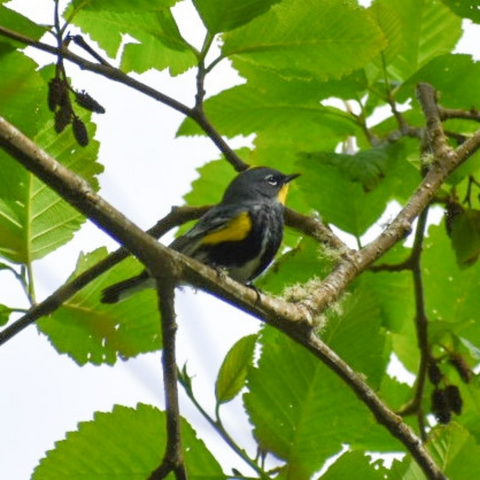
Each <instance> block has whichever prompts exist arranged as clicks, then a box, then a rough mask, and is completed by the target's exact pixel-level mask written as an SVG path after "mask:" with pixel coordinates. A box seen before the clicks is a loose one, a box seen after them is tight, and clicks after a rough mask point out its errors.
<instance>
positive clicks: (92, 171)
mask: <svg viewBox="0 0 480 480" xmlns="http://www.w3.org/2000/svg"><path fill="white" fill-rule="evenodd" d="M0 59H1V61H2V69H3V68H5V72H6V74H5V75H2V76H1V79H0V88H4V90H3V91H4V92H10V93H9V94H7V95H5V96H2V98H1V99H0V108H2V110H3V112H5V113H4V115H5V116H6V118H7V119H8V120H10V121H12V122H13V123H14V124H17V125H22V126H23V125H25V127H26V128H25V132H24V133H26V134H27V135H29V136H30V137H32V139H33V140H34V141H35V142H36V143H37V144H38V145H40V147H42V148H43V149H44V150H46V151H47V152H48V153H49V154H50V155H52V156H53V157H55V158H56V159H57V160H58V161H59V162H60V163H62V164H63V165H64V166H65V167H67V168H69V169H71V170H73V171H74V172H75V173H77V174H79V175H80V176H82V177H83V178H84V179H85V180H86V181H88V182H89V183H90V184H91V185H92V186H93V188H96V189H98V183H97V182H96V178H95V176H96V175H97V174H99V173H100V172H102V171H103V167H102V166H101V165H100V164H98V163H96V158H97V153H98V146H99V144H98V142H96V141H90V144H89V145H88V147H86V148H81V147H79V146H78V145H77V142H76V140H75V139H74V137H73V134H72V132H71V131H70V129H66V130H65V131H64V132H62V134H60V135H58V134H57V133H56V132H55V129H54V125H53V123H54V122H53V119H52V118H51V113H50V112H48V110H47V108H46V103H47V102H46V98H47V90H46V83H45V82H43V81H42V79H41V75H45V76H46V75H48V73H49V72H50V73H52V70H51V68H50V67H49V68H47V69H45V70H44V71H42V72H41V75H39V73H38V72H36V71H35V64H34V63H33V62H32V61H31V60H29V59H27V58H25V57H23V56H22V55H21V54H19V53H17V52H12V53H9V54H6V55H4V56H2V57H0ZM40 102H41V103H40ZM32 112H38V113H33V114H32ZM47 115H48V116H49V117H50V118H49V119H48V120H47V119H46V118H47ZM79 117H80V118H81V119H82V121H84V122H85V123H86V124H87V129H88V133H89V137H90V138H93V136H94V134H95V127H94V125H93V124H92V123H91V122H90V121H89V119H90V117H91V114H90V113H89V112H83V113H82V114H81V115H79ZM0 162H1V164H2V175H1V176H0V255H3V256H4V257H5V258H8V259H9V260H11V261H13V262H17V263H25V264H26V263H30V262H32V261H33V260H37V259H40V258H42V257H44V256H45V255H46V254H48V253H50V252H52V251H53V250H55V249H56V248H58V247H59V246H61V245H64V244H65V243H66V242H68V241H69V240H71V238H72V237H73V234H74V232H75V231H76V230H78V228H79V227H80V225H81V224H82V223H83V222H84V221H85V218H84V217H83V216H82V215H81V214H80V213H79V212H78V211H77V210H76V209H74V208H73V207H72V206H70V205H69V204H67V203H66V202H65V201H63V200H62V199H61V198H60V196H59V195H58V194H56V193H55V192H54V191H53V190H51V189H50V188H48V187H47V186H46V185H45V184H44V183H43V182H41V181H40V180H38V179H37V178H36V177H35V176H34V175H32V174H31V173H29V172H28V171H27V170H26V169H24V168H23V167H22V166H21V165H20V164H19V163H18V162H16V161H15V160H14V159H12V158H11V157H10V156H8V155H7V154H6V153H5V151H3V150H2V151H0Z"/></svg>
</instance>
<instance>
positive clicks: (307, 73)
mask: <svg viewBox="0 0 480 480" xmlns="http://www.w3.org/2000/svg"><path fill="white" fill-rule="evenodd" d="M223 39H224V44H223V47H222V55H223V56H226V57H231V58H232V60H233V62H234V65H235V59H237V58H239V59H241V60H242V61H245V62H248V63H250V64H252V65H254V66H256V67H257V68H266V69H268V70H273V71H275V72H277V73H280V74H281V75H284V76H286V77H305V78H321V79H325V78H327V77H339V76H341V75H345V74H347V73H349V72H351V71H353V70H356V69H358V68H360V67H363V66H364V65H365V64H366V63H368V62H369V61H370V60H371V59H372V58H373V57H374V56H375V55H377V54H378V53H379V52H380V51H381V49H382V48H383V47H384V45H385V38H384V36H383V34H382V32H381V31H380V29H379V28H378V26H377V25H376V23H375V22H374V21H373V20H372V19H371V18H370V16H369V15H368V13H367V12H366V10H364V9H362V8H360V7H358V6H356V5H355V4H354V3H353V2H344V1H341V0H324V1H322V2H318V1H315V0H284V1H282V2H281V3H279V4H276V5H274V6H273V7H272V8H271V9H270V10H269V11H268V12H266V13H265V14H263V15H262V16H260V17H257V18H255V19H254V20H252V21H251V22H250V23H248V24H247V25H245V26H243V27H240V28H237V29H236V30H233V31H231V32H228V33H226V34H225V35H224V36H223Z"/></svg>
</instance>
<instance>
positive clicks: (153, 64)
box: [121, 10, 197, 76]
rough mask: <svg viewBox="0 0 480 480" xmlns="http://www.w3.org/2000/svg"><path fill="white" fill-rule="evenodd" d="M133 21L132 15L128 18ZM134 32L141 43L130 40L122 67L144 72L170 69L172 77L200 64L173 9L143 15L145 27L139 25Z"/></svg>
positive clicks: (124, 51) (124, 52) (134, 27)
mask: <svg viewBox="0 0 480 480" xmlns="http://www.w3.org/2000/svg"><path fill="white" fill-rule="evenodd" d="M126 20H127V21H128V20H130V19H129V18H127V19H126ZM131 26H132V27H133V28H131V29H130V32H131V33H130V34H131V35H132V36H134V37H135V38H136V39H137V40H138V41H139V42H140V43H127V44H126V45H125V47H124V50H123V54H122V63H121V68H122V69H123V70H124V71H126V72H130V71H133V72H137V73H143V72H146V71H147V70H149V69H151V68H156V69H157V70H160V71H161V70H164V69H165V68H168V69H169V72H170V74H171V75H172V76H175V75H179V74H181V73H184V72H185V71H187V70H188V69H189V68H191V67H193V66H195V65H196V64H197V59H196V56H195V54H194V52H193V50H192V48H191V47H190V45H189V44H188V43H187V42H186V41H185V40H184V39H183V38H182V36H181V35H180V31H179V30H178V27H177V24H176V23H175V19H174V18H173V15H172V14H171V12H170V10H161V11H159V12H157V13H152V14H150V15H148V16H147V15H146V14H143V15H142V26H143V28H142V29H141V30H140V29H137V28H136V27H137V25H135V26H133V25H131Z"/></svg>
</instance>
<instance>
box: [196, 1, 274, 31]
mask: <svg viewBox="0 0 480 480" xmlns="http://www.w3.org/2000/svg"><path fill="white" fill-rule="evenodd" d="M279 1H280V0H247V1H245V0H244V1H243V2H239V1H237V0H223V1H222V2H212V1H211V0H193V4H194V5H195V8H196V9H197V10H198V13H199V14H200V17H201V18H202V20H203V23H204V24H205V26H206V27H207V29H208V31H209V32H210V33H212V34H215V33H219V32H226V31H228V30H232V29H234V28H237V27H240V26H241V25H245V24H246V23H248V22H250V21H251V20H252V19H254V18H255V17H258V16H259V15H261V14H262V13H265V12H266V11H267V10H268V9H269V8H270V7H271V6H272V5H274V4H275V3H278V2H279Z"/></svg>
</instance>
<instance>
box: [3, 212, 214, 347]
mask: <svg viewBox="0 0 480 480" xmlns="http://www.w3.org/2000/svg"><path fill="white" fill-rule="evenodd" d="M209 208H210V206H204V207H174V208H172V211H171V212H170V213H169V214H168V215H167V216H165V217H164V218H162V219H161V220H160V221H158V222H157V224H156V225H154V226H153V227H152V228H151V229H149V230H148V231H147V233H148V234H149V235H151V236H152V237H153V238H160V237H161V236H163V235H164V234H165V233H167V232H168V231H169V230H171V229H172V228H174V227H177V226H179V225H183V224H184V223H185V222H187V221H189V220H196V219H198V218H200V217H201V216H202V215H203V214H204V213H205V212H206V211H207V210H208V209H209ZM129 255H130V252H129V251H128V250H127V249H126V248H124V247H121V248H119V249H118V250H116V251H115V252H112V253H111V254H110V255H108V257H106V258H104V259H103V260H101V261H100V262H98V263H97V264H96V265H94V266H93V267H91V268H89V269H88V270H86V271H85V272H83V273H82V274H80V275H79V276H78V277H77V278H75V279H73V280H71V281H70V282H68V283H66V284H65V285H62V286H61V287H60V288H58V289H57V290H56V291H55V292H53V293H52V294H51V295H50V296H49V297H47V298H46V299H45V300H44V301H43V302H41V303H39V304H38V305H35V306H33V307H32V308H31V309H30V310H29V311H28V312H27V313H26V314H25V315H24V316H23V317H21V318H19V319H18V320H16V321H15V322H13V323H12V324H11V325H9V326H8V327H6V328H4V329H3V330H2V331H1V332H0V345H2V344H4V343H5V342H7V341H8V340H10V339H12V338H13V337H14V336H15V335H17V334H18V333H20V332H21V331H22V330H23V329H24V328H26V327H28V326H29V325H31V324H32V323H34V322H36V321H37V320H38V319H39V318H41V317H44V316H46V315H50V314H51V313H53V312H54V311H55V310H56V309H57V308H59V307H60V306H61V305H63V304H64V303H65V302H66V301H67V300H68V299H69V298H71V297H73V295H75V293H77V292H78V291H79V290H81V289H82V288H83V287H85V286H86V285H88V284H89V283H90V282H91V281H92V280H94V279H95V278H97V277H99V276H100V275H102V274H103V273H105V272H106V271H107V270H110V268H112V267H113V266H115V265H117V264H118V263H120V262H121V261H122V260H124V259H125V258H127V257H128V256H129ZM17 275H18V274H17Z"/></svg>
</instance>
